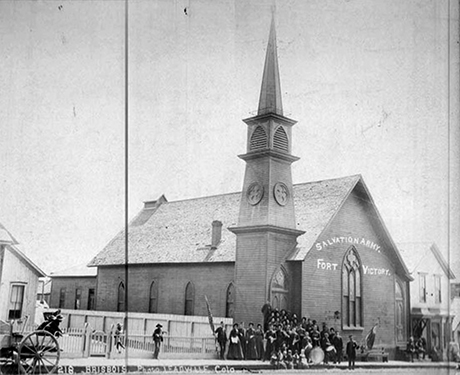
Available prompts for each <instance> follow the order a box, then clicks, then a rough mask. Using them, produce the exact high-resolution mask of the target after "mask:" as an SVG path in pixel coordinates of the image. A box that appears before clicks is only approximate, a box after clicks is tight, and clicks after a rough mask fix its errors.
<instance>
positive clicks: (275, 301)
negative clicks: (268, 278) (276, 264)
mask: <svg viewBox="0 0 460 375" xmlns="http://www.w3.org/2000/svg"><path fill="white" fill-rule="evenodd" d="M271 304H272V308H274V309H278V310H283V309H284V310H289V289H288V285H287V278H286V274H285V272H284V270H283V269H282V268H280V269H278V270H277V271H276V273H275V275H274V276H273V279H272V283H271Z"/></svg>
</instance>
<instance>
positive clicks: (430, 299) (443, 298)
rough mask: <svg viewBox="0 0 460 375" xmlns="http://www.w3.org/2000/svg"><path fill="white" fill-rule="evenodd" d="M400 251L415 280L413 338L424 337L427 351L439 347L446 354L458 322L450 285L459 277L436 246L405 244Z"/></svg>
mask: <svg viewBox="0 0 460 375" xmlns="http://www.w3.org/2000/svg"><path fill="white" fill-rule="evenodd" d="M399 248H400V251H401V254H402V256H403V258H404V261H405V262H406V264H407V266H408V268H409V271H410V273H411V275H412V276H413V278H414V281H413V282H412V283H410V295H411V301H410V305H411V312H410V315H411V335H412V336H414V338H418V337H422V336H423V337H424V338H425V339H426V341H427V351H429V352H431V351H432V350H433V349H435V348H436V350H437V351H439V352H440V353H441V352H442V353H443V354H444V355H446V350H447V348H448V344H449V341H450V340H451V338H452V322H453V319H454V314H453V313H452V309H451V296H450V289H451V287H450V282H451V280H454V279H455V275H454V274H453V272H452V270H451V269H450V267H449V265H448V264H447V262H446V260H445V258H444V257H443V255H442V253H441V252H440V251H439V249H438V247H437V246H436V244H434V243H433V244H430V243H423V242H422V243H404V244H400V245H399Z"/></svg>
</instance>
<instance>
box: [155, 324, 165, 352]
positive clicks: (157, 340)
mask: <svg viewBox="0 0 460 375" xmlns="http://www.w3.org/2000/svg"><path fill="white" fill-rule="evenodd" d="M161 328H163V326H162V325H161V324H157V328H156V329H155V330H154V331H153V342H154V344H155V351H154V352H153V359H158V354H159V353H160V346H161V343H162V342H163V331H162V330H161Z"/></svg>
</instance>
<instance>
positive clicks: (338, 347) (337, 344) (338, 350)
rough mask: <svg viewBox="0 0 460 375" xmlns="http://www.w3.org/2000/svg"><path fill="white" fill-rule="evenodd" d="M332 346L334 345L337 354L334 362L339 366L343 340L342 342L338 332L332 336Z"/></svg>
mask: <svg viewBox="0 0 460 375" xmlns="http://www.w3.org/2000/svg"><path fill="white" fill-rule="evenodd" d="M332 345H334V348H335V350H336V353H337V356H336V357H335V360H336V361H337V363H339V364H340V362H342V356H343V340H342V336H340V333H339V332H338V331H337V333H336V334H335V336H334V340H333V342H332Z"/></svg>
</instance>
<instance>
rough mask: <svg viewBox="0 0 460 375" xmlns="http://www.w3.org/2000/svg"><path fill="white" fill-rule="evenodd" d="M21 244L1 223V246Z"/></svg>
mask: <svg viewBox="0 0 460 375" xmlns="http://www.w3.org/2000/svg"><path fill="white" fill-rule="evenodd" d="M18 243H19V242H18V241H16V239H15V238H14V237H13V235H12V234H11V233H10V232H9V231H8V229H6V228H5V227H4V226H3V225H2V223H0V245H5V244H9V245H17V244H18Z"/></svg>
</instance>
